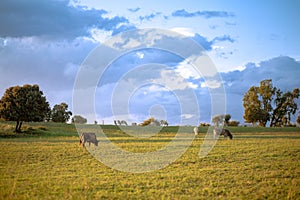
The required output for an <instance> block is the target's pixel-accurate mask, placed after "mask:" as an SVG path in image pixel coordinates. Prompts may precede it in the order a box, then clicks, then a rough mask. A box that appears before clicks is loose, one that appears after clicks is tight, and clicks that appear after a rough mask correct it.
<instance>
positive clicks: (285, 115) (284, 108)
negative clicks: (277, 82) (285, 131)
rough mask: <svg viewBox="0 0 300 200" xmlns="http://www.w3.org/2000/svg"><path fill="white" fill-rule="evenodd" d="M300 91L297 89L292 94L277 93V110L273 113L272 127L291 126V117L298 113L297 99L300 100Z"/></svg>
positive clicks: (275, 101)
mask: <svg viewBox="0 0 300 200" xmlns="http://www.w3.org/2000/svg"><path fill="white" fill-rule="evenodd" d="M299 95H300V94H299V89H298V88H296V89H294V90H293V91H292V92H290V91H288V92H286V93H283V92H281V91H280V90H277V91H276V98H275V100H274V103H275V108H274V110H273V112H272V118H271V124H270V126H277V125H289V124H290V122H291V115H294V114H295V113H296V111H297V108H298V106H297V103H296V102H295V99H297V98H299Z"/></svg>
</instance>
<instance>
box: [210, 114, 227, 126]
mask: <svg viewBox="0 0 300 200" xmlns="http://www.w3.org/2000/svg"><path fill="white" fill-rule="evenodd" d="M230 119H231V115H230V114H225V115H216V116H214V117H213V118H212V123H213V124H214V125H216V126H219V125H220V124H222V125H225V126H227V125H228V123H229V120H230Z"/></svg>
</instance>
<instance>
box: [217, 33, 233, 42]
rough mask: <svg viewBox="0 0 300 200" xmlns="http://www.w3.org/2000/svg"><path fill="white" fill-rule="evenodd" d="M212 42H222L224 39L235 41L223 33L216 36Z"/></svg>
mask: <svg viewBox="0 0 300 200" xmlns="http://www.w3.org/2000/svg"><path fill="white" fill-rule="evenodd" d="M212 41H213V42H218V41H219V42H224V41H228V42H231V43H233V42H235V40H234V39H233V38H231V37H230V36H229V35H224V36H218V37H215V38H214V39H213V40H212Z"/></svg>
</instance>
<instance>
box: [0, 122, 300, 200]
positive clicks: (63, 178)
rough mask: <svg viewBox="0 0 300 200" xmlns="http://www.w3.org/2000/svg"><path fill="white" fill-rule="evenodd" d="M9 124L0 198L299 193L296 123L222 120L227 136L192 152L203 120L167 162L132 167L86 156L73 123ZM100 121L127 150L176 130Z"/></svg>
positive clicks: (4, 130) (163, 140) (0, 127)
mask: <svg viewBox="0 0 300 200" xmlns="http://www.w3.org/2000/svg"><path fill="white" fill-rule="evenodd" d="M13 126H14V123H7V122H5V123H4V122H0V135H1V137H0V145H1V162H0V175H1V176H0V199H124V198H125V199H300V129H299V128H272V129H271V128H252V127H229V129H230V130H231V131H232V132H233V135H234V139H233V140H232V141H230V140H227V139H223V138H221V139H219V140H218V142H217V144H216V146H215V147H214V148H213V150H212V151H211V152H210V153H209V155H208V156H207V157H205V158H203V159H200V158H199V155H198V153H199V149H200V146H201V144H202V142H203V139H204V136H205V134H204V133H205V132H206V131H207V128H204V127H203V128H201V132H202V134H200V136H197V138H196V139H195V140H194V141H193V143H192V145H191V146H190V147H189V149H188V150H187V152H186V153H185V154H184V155H182V156H181V157H180V158H179V159H178V160H176V161H175V162H174V163H171V164H170V165H169V166H167V167H166V168H164V169H160V170H157V171H153V172H148V173H140V174H135V173H125V172H120V171H116V170H113V169H111V168H109V167H107V166H105V165H104V164H102V163H100V162H99V161H97V160H96V159H95V158H93V157H92V156H91V155H90V154H89V153H88V152H87V151H86V150H85V149H84V148H82V147H80V146H79V145H78V144H79V138H78V135H77V132H76V129H75V127H74V126H73V125H66V124H55V123H29V124H24V130H25V133H24V134H22V135H14V134H13V133H12V130H13ZM88 127H89V129H90V130H91V131H93V130H96V129H97V126H95V125H89V126H88ZM102 128H103V131H104V132H105V133H106V135H107V137H108V138H109V139H111V140H112V141H113V142H114V143H115V144H116V145H118V146H119V147H121V148H124V149H126V150H128V151H132V152H143V151H145V149H146V150H147V149H148V150H149V149H150V150H153V149H157V148H160V147H162V146H164V145H166V144H167V143H168V141H170V140H172V138H173V136H174V134H175V132H176V131H177V130H178V127H166V128H164V129H162V131H161V132H160V133H159V134H156V135H154V136H153V137H151V139H148V140H147V139H133V137H131V136H129V135H127V134H125V133H124V130H125V129H123V130H120V129H119V128H117V127H115V126H102ZM127 128H128V129H129V130H126V131H130V129H131V128H130V127H127ZM192 129H193V127H183V128H182V131H184V132H186V133H189V132H192ZM99 140H100V143H99V145H101V141H102V138H99ZM141 141H142V142H141ZM149 147H150V148H149ZM91 148H96V147H93V146H92V147H91Z"/></svg>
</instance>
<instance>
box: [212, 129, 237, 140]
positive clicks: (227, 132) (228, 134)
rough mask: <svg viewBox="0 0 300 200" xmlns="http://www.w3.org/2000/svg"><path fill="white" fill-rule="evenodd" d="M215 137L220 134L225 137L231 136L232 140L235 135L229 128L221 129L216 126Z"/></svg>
mask: <svg viewBox="0 0 300 200" xmlns="http://www.w3.org/2000/svg"><path fill="white" fill-rule="evenodd" d="M213 132H214V138H216V137H217V136H218V135H223V136H224V138H225V137H229V139H231V140H232V138H233V136H232V134H231V132H230V131H229V130H227V129H223V128H222V129H220V128H214V131H213Z"/></svg>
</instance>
